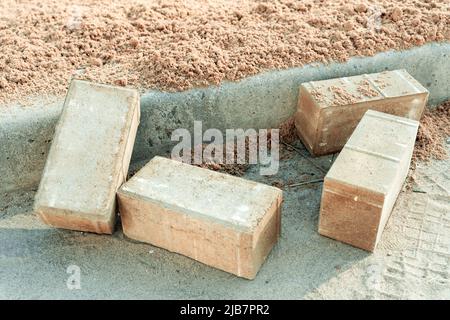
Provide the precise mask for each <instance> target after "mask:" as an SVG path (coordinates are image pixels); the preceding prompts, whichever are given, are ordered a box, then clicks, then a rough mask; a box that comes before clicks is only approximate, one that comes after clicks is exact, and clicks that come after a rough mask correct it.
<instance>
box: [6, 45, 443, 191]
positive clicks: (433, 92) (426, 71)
mask: <svg viewBox="0 0 450 320" xmlns="http://www.w3.org/2000/svg"><path fill="white" fill-rule="evenodd" d="M394 69H406V70H407V71H408V72H409V73H410V74H411V75H412V76H413V77H414V78H416V79H417V80H418V81H419V82H420V83H422V84H423V85H424V86H425V87H426V88H427V89H428V90H429V91H430V99H429V101H430V103H431V104H437V103H440V102H442V101H445V100H448V99H449V98H450V74H449V73H448V70H449V69H450V43H448V42H445V43H429V44H426V45H424V46H421V47H417V48H413V49H409V50H405V51H389V52H384V53H379V54H377V55H375V56H373V57H358V58H352V59H350V60H349V61H347V62H344V63H331V64H311V65H306V66H303V67H299V68H292V69H287V70H281V71H270V72H265V73H261V74H259V75H256V76H252V77H249V78H246V79H243V80H241V81H239V82H225V83H223V84H222V85H220V86H211V87H207V88H199V89H192V90H187V91H183V92H175V93H168V92H161V91H156V90H152V91H149V92H147V93H146V94H144V95H142V96H141V124H140V127H139V130H138V135H137V138H136V143H135V147H134V152H133V158H132V161H133V162H137V161H142V160H146V159H150V158H152V157H153V156H154V155H155V154H158V153H160V152H162V151H164V150H166V149H169V148H170V146H171V145H172V143H171V142H170V136H171V132H172V131H173V130H174V129H176V128H186V129H189V130H192V128H193V121H194V120H201V121H203V129H204V130H206V129H207V128H217V129H221V130H224V129H225V128H243V129H246V128H254V129H259V128H271V127H272V128H273V127H277V126H278V125H279V124H280V123H281V122H283V121H284V120H286V119H288V118H289V117H290V116H291V115H292V114H293V113H294V111H295V108H296V104H297V97H298V87H299V85H300V84H301V83H303V82H307V81H312V80H322V79H329V78H336V77H343V76H352V75H357V74H362V73H373V72H380V71H384V70H394ZM63 100H64V99H63V98H60V97H58V98H55V99H53V102H49V101H46V100H45V99H36V100H35V101H34V102H33V105H32V106H27V107H23V106H19V105H8V106H1V107H0V108H1V109H2V112H1V114H0V141H1V142H2V143H1V145H0V177H1V178H0V181H1V182H0V191H11V190H16V189H22V188H34V187H36V186H37V185H38V182H39V179H40V175H41V172H42V170H43V167H44V164H45V159H46V155H47V152H48V148H49V145H50V142H51V139H52V137H53V132H54V127H55V125H56V122H57V120H58V117H59V114H60V111H61V107H62V104H63Z"/></svg>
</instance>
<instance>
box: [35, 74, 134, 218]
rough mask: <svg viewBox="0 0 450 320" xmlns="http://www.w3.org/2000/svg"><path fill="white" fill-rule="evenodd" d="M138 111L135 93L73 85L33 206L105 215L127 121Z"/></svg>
mask: <svg viewBox="0 0 450 320" xmlns="http://www.w3.org/2000/svg"><path fill="white" fill-rule="evenodd" d="M138 107H139V94H138V92H137V91H136V90H130V89H124V88H119V87H112V86H107V85H99V84H93V83H90V82H86V81H78V80H74V81H72V83H71V85H70V88H69V91H68V94H67V97H66V100H65V103H64V109H63V112H62V115H61V119H60V122H59V123H58V126H57V129H56V133H55V138H54V140H53V142H52V146H51V149H50V153H49V157H48V160H47V165H46V167H45V169H44V174H43V179H42V181H41V185H40V188H39V192H38V195H37V196H36V199H37V204H36V205H37V206H38V207H39V206H47V207H56V208H60V209H70V210H76V208H80V210H81V211H82V212H83V213H85V214H90V215H103V214H105V213H106V212H105V210H106V209H107V208H108V206H110V205H111V200H113V199H114V197H115V185H114V184H115V183H116V184H117V182H116V181H117V178H118V177H117V175H118V174H119V172H120V170H122V156H123V154H121V151H123V150H124V149H125V145H126V141H127V138H128V127H127V123H131V118H132V116H133V114H134V112H136V108H138ZM122 153H123V152H122Z"/></svg>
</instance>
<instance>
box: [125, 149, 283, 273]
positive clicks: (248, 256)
mask: <svg viewBox="0 0 450 320" xmlns="http://www.w3.org/2000/svg"><path fill="white" fill-rule="evenodd" d="M118 201H119V211H120V215H121V219H122V226H123V231H124V233H125V235H126V236H128V237H129V238H132V239H135V240H138V241H142V242H147V243H150V244H153V245H155V246H158V247H161V248H165V249H167V250H169V251H172V252H177V253H180V254H183V255H185V256H188V257H190V258H193V259H195V260H198V261H200V262H202V263H204V264H207V265H209V266H212V267H215V268H218V269H221V270H224V271H227V272H230V273H233V274H235V275H238V276H240V277H244V278H248V279H253V278H254V277H255V276H256V273H257V272H258V269H259V268H260V266H261V265H262V263H263V262H264V260H265V259H266V256H267V255H268V254H269V252H270V251H271V249H272V247H273V245H274V244H275V243H276V242H277V239H278V237H279V234H280V223H281V201H282V191H281V190H279V189H277V188H274V187H271V186H267V185H264V184H261V183H256V182H253V181H248V180H245V179H241V178H237V177H233V176H230V175H226V174H222V173H218V172H214V171H211V170H206V169H202V168H198V167H195V166H191V165H187V164H183V163H180V162H177V161H174V160H170V159H166V158H162V157H155V158H153V159H152V160H151V161H150V162H149V163H148V164H147V165H146V166H145V167H144V168H143V169H141V170H140V171H139V172H138V173H137V174H136V175H135V176H133V177H132V178H131V179H130V180H129V181H128V182H127V183H125V184H124V185H123V186H122V187H121V188H120V190H119V192H118Z"/></svg>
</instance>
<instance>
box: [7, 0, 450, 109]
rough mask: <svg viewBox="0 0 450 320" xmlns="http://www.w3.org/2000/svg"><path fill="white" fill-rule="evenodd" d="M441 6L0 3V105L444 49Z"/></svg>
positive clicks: (367, 1) (446, 23) (309, 0)
mask: <svg viewBox="0 0 450 320" xmlns="http://www.w3.org/2000/svg"><path fill="white" fill-rule="evenodd" d="M449 7H450V2H449V1H448V0H441V1H438V0H435V1H431V0H404V1H397V0H383V1H371V0H349V1H347V0H345V1H344V0H336V1H313V0H304V1H292V0H274V1H254V0H239V1H231V0H230V1H226V0H216V1H194V0H185V1H136V0H135V1H130V0H118V1H114V2H111V1H107V0H96V1H94V0H78V1H74V0H43V1H40V2H36V1H32V0H21V1H18V0H16V1H13V0H2V1H1V2H0V101H2V102H4V101H7V100H10V99H17V97H19V96H20V97H23V96H28V95H31V94H35V93H39V94H42V93H47V94H63V93H64V92H65V90H66V89H67V85H68V82H69V80H70V79H71V78H73V77H75V78H83V79H90V80H94V81H97V82H102V83H112V84H118V85H123V86H134V87H137V88H159V89H165V90H182V89H187V88H191V87H194V86H203V85H207V84H218V83H220V82H221V81H223V80H225V79H228V80H238V79H241V78H243V77H245V76H248V75H252V74H256V73H258V72H261V71H263V70H268V69H281V68H288V67H293V66H300V65H303V64H306V63H310V62H316V61H319V62H323V61H332V60H334V61H344V60H346V59H348V58H349V57H351V56H356V55H372V54H374V53H376V52H379V51H385V50H389V49H404V48H409V47H412V46H417V45H421V44H424V43H426V42H430V41H444V40H450V13H449Z"/></svg>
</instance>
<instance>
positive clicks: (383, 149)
mask: <svg viewBox="0 0 450 320" xmlns="http://www.w3.org/2000/svg"><path fill="white" fill-rule="evenodd" d="M418 126H419V123H418V122H417V121H415V120H410V119H407V118H402V117H397V116H393V115H389V114H386V113H382V112H377V111H373V110H368V111H367V112H366V114H365V115H364V117H363V118H362V119H361V121H360V123H359V124H358V126H357V127H356V129H355V131H354V132H353V134H352V136H351V137H350V139H349V140H348V141H347V143H346V145H345V146H344V149H343V150H342V151H341V153H340V154H339V156H338V158H337V159H336V161H335V162H334V164H333V166H332V167H331V169H330V170H329V171H328V173H327V175H326V179H333V180H338V181H340V182H342V183H346V184H349V185H353V186H356V187H362V188H365V189H367V190H372V191H374V192H378V193H381V194H385V195H386V194H387V193H388V192H389V190H390V189H391V187H392V185H393V184H394V182H395V180H396V179H397V171H398V166H399V165H400V164H402V163H404V162H405V161H408V163H409V159H408V158H409V157H410V156H411V151H412V148H413V146H414V142H415V139H416V133H417V129H418Z"/></svg>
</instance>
